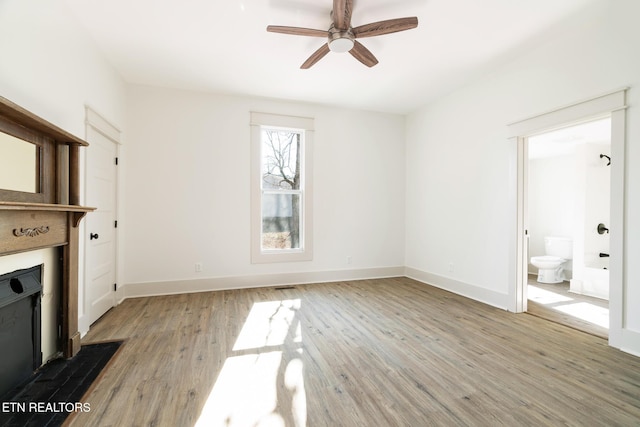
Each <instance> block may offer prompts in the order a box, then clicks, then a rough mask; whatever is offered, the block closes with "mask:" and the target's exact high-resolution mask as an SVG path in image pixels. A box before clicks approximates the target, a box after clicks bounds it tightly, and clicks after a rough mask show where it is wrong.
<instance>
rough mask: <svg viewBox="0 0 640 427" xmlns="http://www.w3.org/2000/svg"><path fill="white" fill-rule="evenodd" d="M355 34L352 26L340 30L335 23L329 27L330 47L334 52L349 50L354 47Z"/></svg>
mask: <svg viewBox="0 0 640 427" xmlns="http://www.w3.org/2000/svg"><path fill="white" fill-rule="evenodd" d="M354 40H355V35H354V34H353V31H351V28H349V29H348V30H338V29H337V28H335V27H334V26H333V25H331V28H329V42H328V44H329V49H330V50H331V51H332V52H348V51H350V50H351V49H353V45H354Z"/></svg>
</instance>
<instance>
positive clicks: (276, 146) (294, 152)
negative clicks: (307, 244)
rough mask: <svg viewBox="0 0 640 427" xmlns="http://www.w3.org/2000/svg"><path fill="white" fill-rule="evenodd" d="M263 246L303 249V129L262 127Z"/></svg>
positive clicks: (267, 247)
mask: <svg viewBox="0 0 640 427" xmlns="http://www.w3.org/2000/svg"><path fill="white" fill-rule="evenodd" d="M261 140H262V143H261V163H262V181H261V188H262V233H261V245H262V250H267V251H270V250H287V249H289V250H290V249H301V248H302V246H303V236H302V232H301V230H302V227H301V222H302V197H303V182H302V176H303V174H302V167H303V162H302V161H301V157H302V156H301V152H302V150H303V146H302V144H303V133H302V132H301V131H299V130H291V129H278V128H267V127H263V128H262V135H261Z"/></svg>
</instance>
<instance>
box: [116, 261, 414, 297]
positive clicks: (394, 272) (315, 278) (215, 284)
mask: <svg viewBox="0 0 640 427" xmlns="http://www.w3.org/2000/svg"><path fill="white" fill-rule="evenodd" d="M398 276H404V267H400V266H398V267H381V268H365V269H359V270H333V271H315V272H301V273H282V274H262V275H254V276H231V277H210V278H206V279H192V280H174V281H163V282H144V283H129V284H125V285H123V286H122V287H121V288H119V289H118V291H119V292H122V293H120V295H119V296H124V298H123V299H126V298H138V297H147V296H158V295H173V294H185V293H194V292H208V291H222V290H229V289H244V288H263V287H270V286H281V285H296V284H303V283H322V282H336V281H341V280H361V279H381V278H385V277H398Z"/></svg>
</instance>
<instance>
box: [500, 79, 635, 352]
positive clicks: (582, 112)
mask: <svg viewBox="0 0 640 427" xmlns="http://www.w3.org/2000/svg"><path fill="white" fill-rule="evenodd" d="M627 90H628V88H622V89H619V90H616V91H614V92H609V93H606V94H604V95H600V96H597V97H594V98H591V99H588V100H585V101H582V102H578V103H575V104H572V105H569V106H566V107H562V108H558V109H556V110H553V111H550V112H547V113H543V114H539V115H536V116H534V117H530V118H527V119H524V120H520V121H518V122H514V123H511V124H509V125H508V132H509V146H510V150H511V153H510V164H511V167H510V171H511V173H510V200H511V203H510V205H511V206H512V208H513V216H512V218H513V219H512V223H511V229H512V230H513V232H512V233H511V236H510V245H509V246H510V258H511V259H510V261H509V304H510V306H509V307H508V309H509V310H510V311H513V312H516V313H521V312H525V311H526V310H527V278H528V277H527V276H528V271H527V269H528V259H527V256H528V236H527V232H528V214H527V164H528V150H527V138H528V137H529V136H532V135H535V134H539V133H544V132H549V131H552V130H555V129H559V128H563V127H567V126H571V125H575V124H580V123H583V122H587V121H591V120H594V119H597V118H600V117H604V116H610V117H611V158H612V159H613V161H612V162H611V227H610V228H611V231H610V254H611V256H610V258H609V262H610V264H609V344H610V345H611V346H614V347H617V348H619V347H620V346H621V344H622V343H621V341H622V333H623V328H624V319H625V314H624V309H625V307H624V289H625V287H626V278H625V265H626V259H625V251H624V248H625V245H624V230H625V216H624V207H625V164H626V161H625V128H626V108H627V105H626V96H627Z"/></svg>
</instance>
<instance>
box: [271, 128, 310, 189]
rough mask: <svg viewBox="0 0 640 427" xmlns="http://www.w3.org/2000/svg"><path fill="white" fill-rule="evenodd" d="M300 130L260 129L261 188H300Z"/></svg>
mask: <svg viewBox="0 0 640 427" xmlns="http://www.w3.org/2000/svg"><path fill="white" fill-rule="evenodd" d="M300 140H301V134H300V132H294V131H290V130H277V129H263V130H262V150H261V153H262V188H263V189H265V190H275V189H280V190H299V189H300Z"/></svg>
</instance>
